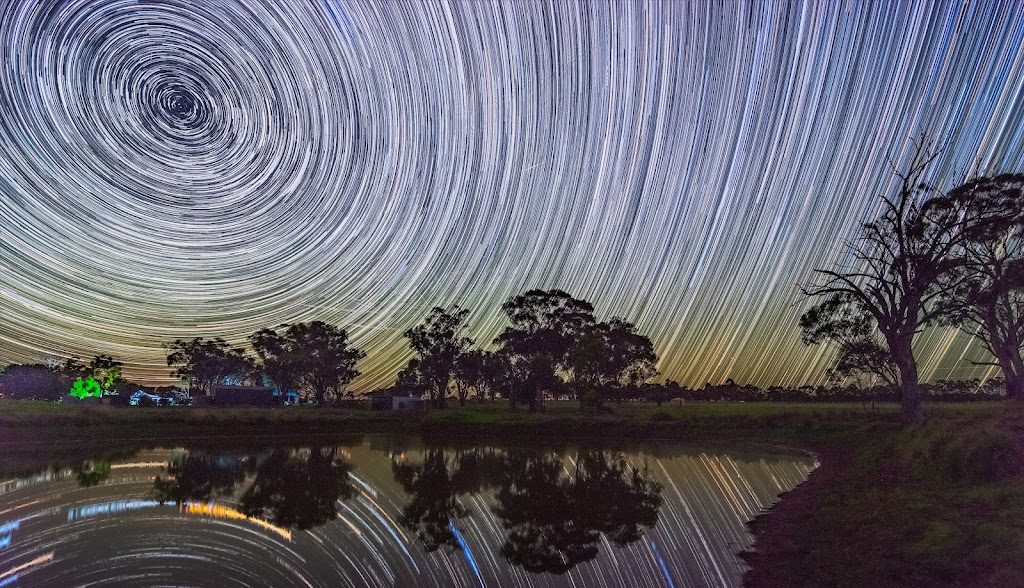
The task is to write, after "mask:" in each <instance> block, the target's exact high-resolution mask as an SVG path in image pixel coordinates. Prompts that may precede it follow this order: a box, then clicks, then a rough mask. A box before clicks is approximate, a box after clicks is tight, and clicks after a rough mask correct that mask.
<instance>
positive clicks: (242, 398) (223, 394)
mask: <svg viewBox="0 0 1024 588" xmlns="http://www.w3.org/2000/svg"><path fill="white" fill-rule="evenodd" d="M213 402H214V404H220V405H233V406H238V405H249V406H272V405H273V404H274V391H273V390H272V389H270V388H267V387H266V386H224V385H222V386H214V387H213Z"/></svg>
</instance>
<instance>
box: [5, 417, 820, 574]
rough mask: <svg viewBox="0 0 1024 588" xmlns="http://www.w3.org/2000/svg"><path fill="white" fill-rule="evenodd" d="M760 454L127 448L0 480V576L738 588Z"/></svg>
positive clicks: (796, 457)
mask: <svg viewBox="0 0 1024 588" xmlns="http://www.w3.org/2000/svg"><path fill="white" fill-rule="evenodd" d="M815 467H816V462H815V460H814V459H813V458H812V457H810V456H806V455H802V454H799V453H787V452H783V451H780V450H774V449H764V448H750V447H746V448H699V447H691V446H685V445H668V446H625V447H610V446H606V447H599V446H598V447H595V446H562V447H557V448H550V447H530V448H526V447H522V446H517V447H511V446H502V445H497V444H495V445H489V444H478V445H464V446H458V447H454V446H452V447H445V446H433V445H425V444H424V443H423V442H422V441H420V440H419V439H395V438H382V437H368V438H363V439H360V440H359V441H357V442H354V443H350V444H343V445H336V444H322V445H309V444H307V445H304V446H294V447H274V448H266V449H259V450H252V449H235V448H230V447H217V446H210V447H204V448H188V449H185V448H163V449H143V450H139V451H137V452H122V455H121V457H116V458H110V457H103V456H101V455H96V456H93V458H92V459H87V460H83V461H81V462H80V463H79V462H77V461H76V462H74V463H72V464H71V465H63V466H59V465H53V466H51V467H49V468H46V469H44V470H42V471H39V472H37V473H35V474H31V475H23V476H8V477H4V478H2V479H0V587H3V586H101V585H126V586H152V585H176V586H177V585H188V586H325V587H327V586H329V587H336V586H470V587H472V586H539V587H542V586H680V587H681V586H687V587H692V586H738V585H739V584H740V583H741V579H742V574H743V571H744V566H743V563H742V561H741V560H740V559H739V558H738V557H737V555H736V554H737V553H739V552H741V551H743V550H744V549H746V548H747V547H748V546H749V545H750V543H751V541H752V538H751V536H750V535H749V533H748V532H747V530H746V528H745V524H746V523H747V522H748V521H750V520H751V519H753V518H754V517H755V516H757V515H758V514H759V513H760V512H761V511H762V509H764V508H766V507H768V506H770V505H771V504H772V503H774V502H775V501H776V500H777V498H778V495H779V494H780V493H782V492H785V491H787V490H790V489H791V488H793V487H794V486H796V485H797V484H799V483H800V482H802V481H803V480H804V479H806V477H807V475H808V474H809V473H810V471H811V470H813V469H814V468H815Z"/></svg>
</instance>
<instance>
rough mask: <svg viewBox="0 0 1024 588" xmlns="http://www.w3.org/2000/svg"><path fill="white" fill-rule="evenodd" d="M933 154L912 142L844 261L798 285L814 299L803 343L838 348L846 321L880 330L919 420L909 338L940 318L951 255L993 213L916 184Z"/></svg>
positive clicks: (952, 272) (954, 282)
mask: <svg viewBox="0 0 1024 588" xmlns="http://www.w3.org/2000/svg"><path fill="white" fill-rule="evenodd" d="M938 153H939V152H938V151H936V150H935V149H934V143H933V142H931V141H927V140H925V139H920V140H918V141H916V142H915V144H914V151H913V153H912V157H911V159H910V161H911V164H910V165H909V167H908V169H906V170H905V171H898V172H896V180H897V182H896V184H897V188H896V191H895V194H893V195H891V196H882V197H881V213H880V214H879V215H878V217H877V218H875V219H874V220H873V221H871V222H868V223H865V224H864V225H863V226H862V227H861V231H860V236H859V239H858V240H857V241H856V242H854V243H851V244H850V245H849V248H850V253H851V257H852V260H853V261H852V263H851V264H850V265H848V266H845V267H839V268H836V269H825V268H819V269H818V270H816V273H817V274H818V276H819V280H818V281H816V282H814V283H812V284H809V285H805V286H803V287H802V288H801V291H802V292H803V293H804V295H806V296H809V297H813V298H817V299H819V300H820V301H821V302H819V304H817V305H816V306H814V307H813V308H811V309H810V310H809V311H808V312H807V313H806V314H804V315H803V317H801V321H800V324H801V327H802V329H803V334H804V341H805V342H807V343H820V342H822V341H832V342H834V343H835V342H839V343H840V345H841V344H842V342H843V341H844V340H845V339H844V338H845V337H846V336H847V334H848V333H849V329H850V325H851V323H853V324H857V325H859V326H858V328H859V329H860V330H862V331H865V332H873V331H875V330H877V332H878V333H880V334H881V339H882V341H884V344H885V351H886V352H887V353H888V354H889V357H890V358H891V360H892V363H893V364H894V365H895V366H896V369H897V370H898V372H899V391H900V403H901V407H902V413H903V419H904V421H905V422H908V423H913V422H918V421H920V420H921V398H920V386H919V374H918V368H917V361H916V358H915V357H914V351H913V343H914V337H915V336H916V335H917V333H919V332H920V331H921V329H922V328H924V327H925V326H926V325H929V324H932V323H934V322H936V321H938V320H940V318H941V317H942V316H943V312H944V311H943V309H942V308H941V305H940V304H938V302H939V301H940V300H942V299H943V298H944V297H946V296H948V295H949V294H950V293H951V292H953V291H955V290H956V289H957V288H959V287H960V285H961V283H962V281H963V275H962V272H960V271H959V262H958V260H957V255H958V253H959V252H960V251H961V250H962V248H963V247H964V245H965V243H966V242H967V241H968V240H969V239H970V236H971V234H972V232H974V231H977V230H979V227H984V226H986V225H988V224H991V223H993V222H997V221H998V220H999V219H1000V218H1001V215H1000V213H998V212H997V211H994V210H992V209H990V208H988V207H983V206H976V205H975V204H976V202H975V199H974V197H973V196H974V195H973V194H972V193H971V192H968V191H957V190H953V191H951V192H948V193H945V194H942V193H940V192H939V191H938V190H936V189H935V188H934V187H932V186H930V185H928V184H927V183H926V182H925V181H924V178H925V172H926V169H927V168H928V166H929V164H931V162H932V161H934V159H935V158H936V157H937V156H938Z"/></svg>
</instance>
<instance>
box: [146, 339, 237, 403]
mask: <svg viewBox="0 0 1024 588" xmlns="http://www.w3.org/2000/svg"><path fill="white" fill-rule="evenodd" d="M166 348H167V349H168V350H169V351H170V352H171V353H169V354H168V355H167V365H168V366H169V367H175V369H174V371H172V372H171V375H172V376H176V377H179V378H181V379H182V380H184V381H185V382H186V383H187V385H188V386H189V388H190V390H198V391H200V392H201V393H202V394H210V393H211V392H212V391H213V387H214V386H216V385H217V384H224V383H227V382H246V381H249V380H250V379H251V378H252V377H253V375H254V372H255V365H254V363H253V361H252V358H250V357H249V355H248V354H247V353H246V352H245V350H244V349H240V348H237V347H231V346H230V345H228V343H227V342H226V341H224V339H221V338H219V337H218V338H216V339H211V340H209V341H207V340H204V339H203V338H202V337H197V338H195V339H193V340H191V341H183V340H181V339H178V340H177V341H175V342H174V343H171V344H169V345H167V346H166ZM193 394H195V392H193Z"/></svg>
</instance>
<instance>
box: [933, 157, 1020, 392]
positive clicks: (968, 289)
mask: <svg viewBox="0 0 1024 588" xmlns="http://www.w3.org/2000/svg"><path fill="white" fill-rule="evenodd" d="M951 196H952V197H954V198H958V199H961V200H969V201H972V202H974V203H975V206H977V207H981V208H985V209H988V211H989V212H988V213H987V214H986V217H990V218H992V219H993V222H988V223H981V224H978V225H976V226H972V227H968V230H967V236H968V238H967V239H966V240H965V242H964V245H963V248H962V250H961V251H960V252H959V254H958V257H957V259H958V261H959V263H960V269H961V270H962V274H963V275H962V276H956V277H957V278H961V277H962V279H959V280H957V281H956V282H955V287H953V288H950V289H949V290H948V292H947V296H946V297H945V299H944V300H943V303H942V310H943V311H944V312H945V314H946V317H947V318H948V319H949V321H950V322H952V323H953V324H956V325H958V326H960V327H961V328H962V329H963V330H964V331H966V332H968V333H970V334H972V335H976V336H977V337H978V338H979V339H980V340H981V341H982V343H983V344H984V345H985V347H986V348H987V349H988V351H989V352H990V353H991V354H992V355H993V356H994V357H995V358H996V360H997V365H998V366H999V367H1000V368H1001V369H1002V371H1003V377H1004V379H1005V382H1006V393H1007V395H1008V396H1009V397H1011V398H1015V399H1017V400H1021V401H1024V362H1022V360H1021V346H1022V345H1024V175H1021V174H1007V175H1001V176H996V177H992V178H990V177H981V178H975V179H973V180H971V181H969V182H967V183H965V184H964V185H962V186H960V187H959V188H957V189H955V190H954V191H953V192H952V193H951Z"/></svg>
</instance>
